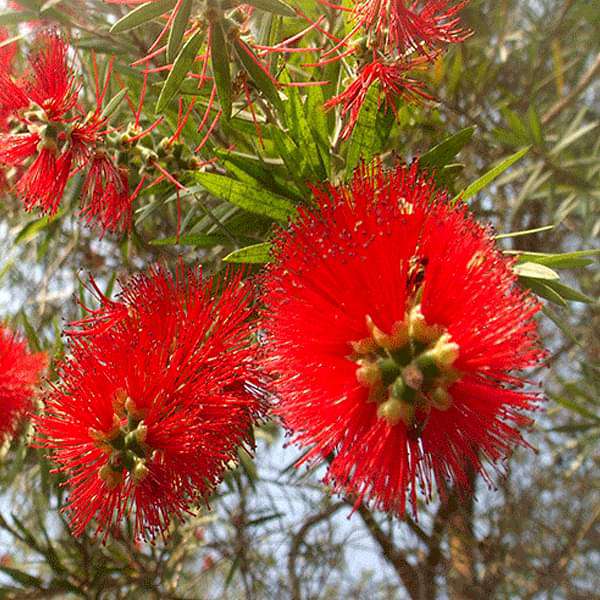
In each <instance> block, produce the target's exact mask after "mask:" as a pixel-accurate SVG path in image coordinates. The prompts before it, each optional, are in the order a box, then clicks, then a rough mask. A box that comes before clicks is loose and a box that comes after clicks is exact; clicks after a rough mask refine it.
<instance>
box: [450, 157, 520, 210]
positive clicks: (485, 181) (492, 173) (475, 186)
mask: <svg viewBox="0 0 600 600" xmlns="http://www.w3.org/2000/svg"><path fill="white" fill-rule="evenodd" d="M527 152H529V147H527V148H523V149H522V150H519V151H518V152H515V153H514V154H511V155H510V156H509V157H508V158H505V159H504V160H503V161H502V162H501V163H500V164H499V165H496V166H495V167H494V168H493V169H490V170H489V171H488V172H487V173H486V174H485V175H482V176H481V177H480V178H479V179H477V180H476V181H474V182H473V183H472V184H471V185H469V186H468V187H467V188H466V189H465V190H463V191H462V192H461V193H460V194H458V195H457V196H456V197H455V198H454V202H457V201H459V200H468V199H469V198H472V197H473V196H474V195H475V194H477V192H479V191H481V190H482V189H484V188H486V187H487V186H488V185H489V184H490V183H492V181H494V179H496V178H497V177H499V176H500V175H502V173H504V171H506V169H508V168H509V167H511V166H512V165H513V164H514V163H516V162H517V161H518V160H520V159H521V158H523V157H524V156H525V155H526V154H527Z"/></svg>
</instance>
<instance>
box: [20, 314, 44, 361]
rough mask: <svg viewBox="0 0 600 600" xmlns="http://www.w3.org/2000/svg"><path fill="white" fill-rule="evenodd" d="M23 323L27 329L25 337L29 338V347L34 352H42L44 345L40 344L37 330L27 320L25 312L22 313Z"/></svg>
mask: <svg viewBox="0 0 600 600" xmlns="http://www.w3.org/2000/svg"><path fill="white" fill-rule="evenodd" d="M21 321H22V322H23V328H24V329H25V335H26V336H27V341H28V342H29V346H30V347H31V349H32V350H33V351H34V352H40V351H41V350H42V345H41V344H40V338H39V337H38V334H37V333H36V331H35V329H34V328H33V326H32V325H31V322H30V321H29V319H28V318H27V315H26V314H25V311H22V312H21Z"/></svg>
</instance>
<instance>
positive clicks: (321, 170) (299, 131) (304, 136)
mask: <svg viewBox="0 0 600 600" xmlns="http://www.w3.org/2000/svg"><path fill="white" fill-rule="evenodd" d="M282 80H283V82H284V83H287V82H288V81H290V78H289V77H288V74H287V73H284V74H283V76H282ZM287 97H288V99H287V101H286V102H285V103H284V107H285V114H286V122H287V126H288V130H289V135H288V138H289V140H290V141H291V142H292V143H293V145H295V146H296V147H297V148H298V152H297V154H298V155H299V156H300V157H302V159H303V160H302V163H303V165H305V166H306V167H307V169H305V170H306V171H307V172H304V170H303V171H300V172H297V171H298V167H299V165H298V163H297V161H294V162H295V164H294V165H293V169H292V171H293V172H297V176H298V177H299V178H300V179H301V180H303V181H304V180H315V179H326V178H327V172H326V171H325V167H324V165H323V162H322V161H321V155H320V153H319V149H318V148H317V141H316V139H315V136H314V135H313V132H312V129H311V127H310V123H309V119H310V115H307V114H306V111H305V105H304V102H303V101H302V97H301V95H300V90H299V89H298V88H296V87H290V88H288V90H287Z"/></svg>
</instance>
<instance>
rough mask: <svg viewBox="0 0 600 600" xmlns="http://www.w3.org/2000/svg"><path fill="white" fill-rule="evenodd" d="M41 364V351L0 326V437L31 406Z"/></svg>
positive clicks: (4, 435)
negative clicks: (30, 349)
mask: <svg viewBox="0 0 600 600" xmlns="http://www.w3.org/2000/svg"><path fill="white" fill-rule="evenodd" d="M45 368H46V355H45V354H44V353H43V352H35V353H32V352H30V351H29V350H28V348H27V342H26V341H25V340H24V339H22V338H21V337H20V336H19V335H18V334H16V333H14V332H13V331H11V330H10V329H8V328H7V327H5V326H0V441H3V440H4V439H5V438H6V436H7V435H10V434H12V433H13V431H14V429H15V426H16V425H17V423H18V422H19V420H20V419H21V418H22V417H23V416H24V415H26V414H27V412H28V411H29V410H30V409H31V399H32V397H33V391H34V388H35V385H36V384H37V382H38V379H39V377H40V374H41V373H42V371H43V370H44V369H45Z"/></svg>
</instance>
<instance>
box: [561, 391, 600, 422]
mask: <svg viewBox="0 0 600 600" xmlns="http://www.w3.org/2000/svg"><path fill="white" fill-rule="evenodd" d="M552 400H554V402H556V403H557V404H560V405H561V406H563V407H564V408H566V409H568V410H570V411H571V412H576V413H577V414H578V415H581V416H582V417H585V418H587V419H591V420H592V421H600V416H598V415H596V414H594V413H593V412H592V411H590V410H588V409H587V408H585V406H581V404H579V403H578V402H575V401H574V400H571V399H570V398H565V397H564V396H552Z"/></svg>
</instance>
